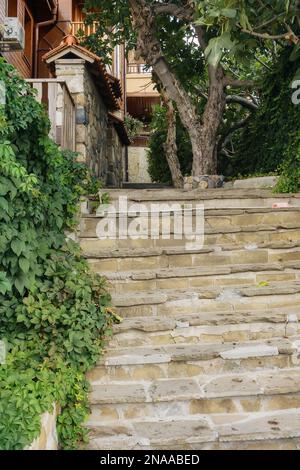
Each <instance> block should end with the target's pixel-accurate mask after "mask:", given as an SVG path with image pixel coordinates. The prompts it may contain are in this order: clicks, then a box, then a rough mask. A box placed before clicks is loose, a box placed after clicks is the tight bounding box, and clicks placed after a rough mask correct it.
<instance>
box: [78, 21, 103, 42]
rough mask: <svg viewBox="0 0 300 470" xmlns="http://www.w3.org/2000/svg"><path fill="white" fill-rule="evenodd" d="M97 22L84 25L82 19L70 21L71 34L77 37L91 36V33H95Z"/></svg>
mask: <svg viewBox="0 0 300 470" xmlns="http://www.w3.org/2000/svg"><path fill="white" fill-rule="evenodd" d="M98 24H99V23H97V22H94V23H93V24H91V25H86V24H85V23H84V21H73V22H72V23H71V27H72V33H71V34H73V36H76V37H77V38H78V39H80V38H85V37H87V36H91V35H92V34H95V33H96V31H97V27H98Z"/></svg>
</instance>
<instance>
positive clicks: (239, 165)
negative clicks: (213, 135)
mask: <svg viewBox="0 0 300 470" xmlns="http://www.w3.org/2000/svg"><path fill="white" fill-rule="evenodd" d="M291 57H292V56H291V48H289V47H288V48H285V49H284V50H283V52H282V54H281V56H280V57H279V59H277V62H275V64H274V65H273V67H272V69H271V70H270V71H266V72H265V73H264V75H263V77H262V79H261V90H262V92H261V99H260V106H259V109H258V111H257V112H256V113H255V114H253V116H252V118H251V119H250V121H249V123H248V125H247V127H246V128H245V129H244V130H243V132H241V134H240V136H239V139H238V145H237V146H236V155H235V157H234V160H233V161H232V162H231V163H232V165H233V168H234V172H233V173H234V175H238V174H242V175H248V174H255V173H269V172H274V171H277V170H278V171H279V172H280V173H282V172H283V173H286V172H287V171H288V170H287V169H288V168H289V166H290V165H291V167H295V166H296V167H297V168H298V167H299V158H300V156H299V142H300V130H299V129H300V106H296V105H295V104H293V102H292V94H293V89H292V83H293V80H294V79H295V74H296V72H297V70H298V68H299V57H298V58H297V57H295V60H291ZM298 173H299V170H298ZM286 175H287V173H286ZM291 176H292V175H291ZM294 176H295V175H293V177H294ZM292 187H293V190H297V189H299V187H300V177H299V176H298V183H297V184H296V185H295V180H294V183H293V184H292V185H291V186H290V187H289V184H288V183H287V180H286V183H285V184H281V187H280V190H281V191H286V190H288V189H291V188H292Z"/></svg>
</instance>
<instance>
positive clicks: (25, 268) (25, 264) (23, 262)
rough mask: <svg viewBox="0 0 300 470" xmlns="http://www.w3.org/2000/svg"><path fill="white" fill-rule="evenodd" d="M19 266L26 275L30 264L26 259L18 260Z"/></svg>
mask: <svg viewBox="0 0 300 470" xmlns="http://www.w3.org/2000/svg"><path fill="white" fill-rule="evenodd" d="M19 266H20V268H21V269H22V271H23V273H25V274H27V273H28V271H29V268H30V263H29V261H28V259H27V258H20V259H19Z"/></svg>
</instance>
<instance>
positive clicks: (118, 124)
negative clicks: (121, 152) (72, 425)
mask: <svg viewBox="0 0 300 470" xmlns="http://www.w3.org/2000/svg"><path fill="white" fill-rule="evenodd" d="M108 118H109V120H110V121H111V122H112V123H113V124H114V126H115V129H116V131H117V133H118V136H119V138H120V140H121V142H122V144H123V145H131V140H130V139H129V137H128V134H127V130H126V127H125V124H124V121H123V120H122V119H120V118H119V117H118V116H116V115H115V114H112V113H108Z"/></svg>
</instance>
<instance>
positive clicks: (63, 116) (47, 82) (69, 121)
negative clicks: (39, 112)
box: [26, 78, 76, 150]
mask: <svg viewBox="0 0 300 470" xmlns="http://www.w3.org/2000/svg"><path fill="white" fill-rule="evenodd" d="M26 81H27V83H29V84H31V85H32V87H33V88H35V89H36V90H37V95H36V99H37V101H38V102H39V103H43V104H45V105H46V109H47V112H48V116H49V119H50V123H51V130H50V134H49V135H50V137H51V138H53V139H54V140H55V141H56V143H57V144H58V145H60V146H61V147H62V148H63V149H70V150H75V147H76V104H75V101H74V99H73V96H72V94H71V92H70V90H69V87H68V85H67V82H66V81H65V80H60V79H57V78H33V79H32V78H31V79H27V80H26ZM59 98H61V99H59Z"/></svg>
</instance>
